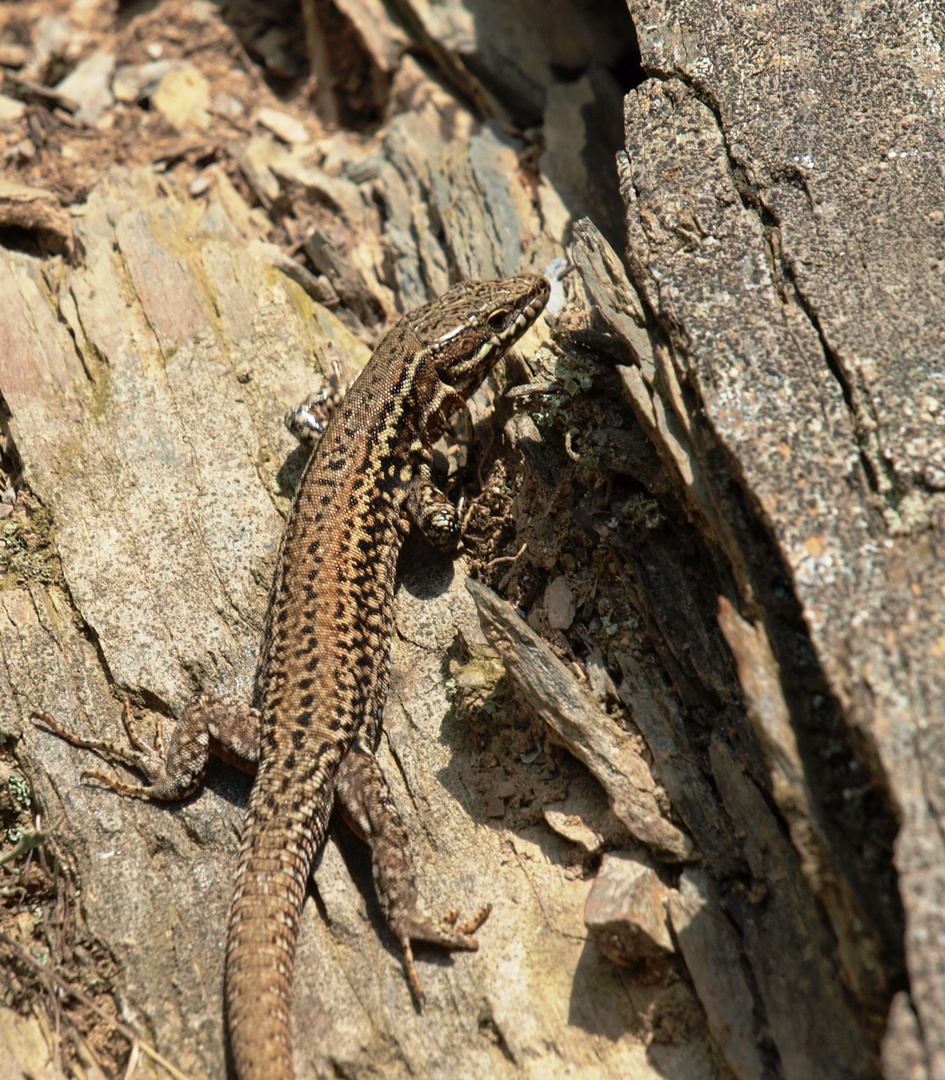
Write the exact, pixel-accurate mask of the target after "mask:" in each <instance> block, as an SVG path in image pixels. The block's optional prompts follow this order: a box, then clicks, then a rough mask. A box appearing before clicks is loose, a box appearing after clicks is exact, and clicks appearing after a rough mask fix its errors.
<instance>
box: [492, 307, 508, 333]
mask: <svg viewBox="0 0 945 1080" xmlns="http://www.w3.org/2000/svg"><path fill="white" fill-rule="evenodd" d="M508 321H509V313H508V311H507V310H506V309H505V308H502V309H500V310H499V311H495V312H493V313H492V314H491V315H490V316H489V327H490V329H492V330H496V331H499V330H504V329H505V324H506V323H507V322H508Z"/></svg>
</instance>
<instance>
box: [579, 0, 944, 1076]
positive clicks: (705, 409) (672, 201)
mask: <svg viewBox="0 0 945 1080" xmlns="http://www.w3.org/2000/svg"><path fill="white" fill-rule="evenodd" d="M629 6H630V10H631V12H632V14H633V17H634V21H635V23H636V27H637V32H638V35H639V39H640V47H641V54H642V58H643V66H644V69H645V70H646V71H647V72H648V73H649V74H651V75H653V76H654V78H653V79H651V80H650V81H648V82H645V83H644V84H643V85H642V86H640V87H639V88H638V89H637V90H636V91H634V92H632V93H631V94H630V95H629V96H628V97H627V99H626V109H625V120H626V153H625V155H624V156H622V158H621V161H620V166H619V167H620V175H621V191H622V194H623V198H624V202H625V206H626V209H627V226H628V237H629V247H628V266H629V269H630V275H631V278H632V282H633V284H634V286H635V287H636V288H637V289H638V291H639V294H640V297H641V299H642V302H643V312H644V319H648V320H649V322H648V333H647V335H646V336H643V337H642V339H641V334H640V330H639V321H638V322H637V328H636V330H635V331H634V334H633V335H628V336H627V338H626V340H627V345H628V347H629V348H630V350H631V353H632V354H634V356H635V360H636V363H635V364H634V365H632V366H630V367H628V368H627V369H625V371H626V374H625V386H626V391H627V393H628V396H629V397H630V399H631V400H632V401H633V403H634V407H635V409H636V412H637V415H638V418H639V420H640V423H641V425H642V426H643V427H644V429H645V430H647V431H648V432H649V433H650V435H651V437H652V438H653V439H654V441H655V442H656V444H657V446H658V447H659V449H660V451H661V454H662V456H663V458H664V461H665V462H666V463H667V464H668V465H669V466H670V467H671V471H672V473H673V474H674V475H675V476H676V478H677V480H678V482H679V485H680V488H681V490H683V491H684V492H685V493H686V497H687V499H688V502H689V505H690V512H691V513H692V514H693V515H695V516H696V517H697V519H698V520H700V521H701V523H702V528H703V530H704V531H705V533H706V535H707V536H708V537H709V538H710V542H711V543H712V544H714V545H717V546H718V547H719V548H720V549H721V550H723V551H724V552H725V556H726V558H727V559H728V560H729V562H730V564H731V566H732V568H733V571H734V573H735V577H736V580H737V585H738V594H739V596H738V599H739V601H740V603H741V605H743V610H747V611H748V612H749V613H750V615H751V617H752V618H753V619H754V620H755V621H758V622H760V623H762V624H763V625H764V628H765V630H766V632H767V636H768V638H769V639H770V641H771V646H772V649H773V653H774V656H775V658H776V661H777V665H779V667H780V672H781V683H782V687H783V689H784V694H785V698H786V700H787V703H788V706H789V708H790V710H791V713H792V718H793V724H794V727H795V731H796V733H797V738H798V744H799V748H800V754H801V757H802V759H803V761H804V766H805V768H806V770H807V777H806V783H807V784H809V785H810V792H811V812H812V813H813V814H815V815H816V814H819V813H820V814H822V813H823V804H824V802H825V801H826V800H829V799H831V798H832V797H833V795H834V793H833V792H832V791H831V790H830V770H829V767H828V763H827V760H826V758H825V756H824V753H825V749H826V748H825V747H824V745H823V744H822V743H818V741H817V740H818V738H819V735H818V729H819V730H823V725H822V723H820V722H819V721H818V710H821V712H820V715H821V716H823V715H825V714H824V713H823V710H824V709H825V708H827V709H828V711H829V703H831V702H833V703H835V707H836V708H837V709H838V710H839V713H838V716H839V717H840V719H841V720H842V722H843V724H845V725H846V730H847V733H848V734H847V740H848V744H849V745H850V746H851V747H852V748H853V749H854V751H855V752H856V754H857V755H858V757H859V759H860V764H861V766H862V767H864V770H865V771H866V772H867V774H868V776H869V778H870V781H871V782H872V784H874V785H875V786H876V790H878V791H881V792H882V793H883V795H884V797H885V798H886V799H887V800H888V805H889V807H890V809H891V812H892V814H893V815H895V818H896V820H897V821H898V824H899V832H898V836H897V838H896V844H895V856H894V858H895V869H896V871H897V874H898V891H899V897H900V898H901V903H902V907H903V909H904V915H905V937H904V947H905V955H904V960H905V965H906V970H907V973H908V982H909V999H908V1000H907V1002H906V1003H904V1002H903V999H902V998H901V997H897V999H896V1002H897V1005H896V1008H897V1010H898V1011H897V1014H896V1018H895V1026H896V1030H897V1031H899V1032H902V1031H906V1030H910V1029H909V1025H908V1024H905V1023H904V1021H903V1011H904V1010H908V1008H909V1003H910V1002H911V1007H912V1008H914V1010H915V1013H916V1015H917V1017H918V1021H919V1023H918V1027H917V1028H915V1029H913V1030H914V1031H915V1032H919V1033H921V1034H920V1035H919V1036H918V1037H919V1038H921V1041H922V1049H923V1053H924V1057H925V1066H926V1068H927V1070H928V1075H929V1077H938V1078H941V1077H945V1008H943V1006H945V963H943V962H942V956H943V952H942V945H941V942H942V941H943V940H945V917H943V914H942V913H943V911H945V844H943V840H942V837H943V835H945V831H943V824H945V822H943V814H945V796H943V782H942V777H943V776H945V761H943V744H942V739H941V734H940V733H941V716H942V713H943V706H945V693H943V685H945V679H943V676H945V668H943V664H945V660H943V658H945V609H943V604H942V596H943V589H945V570H943V566H945V563H943V558H942V556H943V548H945V537H943V527H945V517H943V510H945V503H943V501H942V500H943V495H942V494H941V492H942V490H943V484H945V480H943V477H945V469H943V463H945V439H943V436H945V431H943V423H945V373H943V370H942V367H941V363H940V359H941V356H942V354H943V345H945V322H943V314H942V313H943V310H945V275H943V274H942V257H943V250H945V213H943V206H945V178H943V173H942V169H941V162H942V160H943V150H945V146H943V129H942V124H941V112H942V106H943V100H945V75H943V69H942V66H941V61H940V56H941V49H942V44H943V37H945V26H943V22H942V19H941V14H940V12H932V11H930V9H928V8H927V7H925V6H923V5H921V4H918V3H915V4H913V3H908V2H903V3H877V4H872V5H867V6H865V7H864V6H854V7H850V6H844V5H841V4H828V5H826V6H824V5H816V4H809V3H806V2H803V0H798V2H796V3H791V4H789V5H783V4H781V5H775V4H768V3H763V4H761V5H754V6H752V7H750V8H745V7H744V6H740V5H735V4H731V3H724V2H723V3H721V4H716V3H711V4H709V3H704V2H702V0H680V2H674V0H667V2H665V3H642V2H641V3H637V2H633V0H631V2H630V5H629ZM601 265H602V264H601ZM591 291H592V292H593V290H591ZM627 310H629V311H630V312H631V313H632V310H633V309H632V308H630V309H627ZM611 325H612V326H613V325H614V323H613V321H612V320H611ZM631 337H632V340H631ZM779 562H780V564H781V567H782V568H783V572H784V575H785V577H784V579H783V580H784V581H785V582H786V583H788V586H789V589H790V591H792V592H793V594H794V595H795V596H796V599H797V603H798V605H799V606H798V608H797V609H796V610H795V609H793V608H792V606H791V604H790V603H789V602H786V600H785V596H786V594H785V590H784V588H783V586H779V585H777V581H778V579H779V573H780V571H778V570H777V569H776V568H777V564H778V563H779ZM779 590H780V591H779ZM798 616H799V617H800V618H799V619H798ZM805 639H807V640H809V642H810V645H811V646H812V648H813V653H814V655H815V656H816V658H817V661H818V662H819V664H820V665H821V669H822V671H823V672H824V674H825V677H826V686H825V690H826V694H824V693H817V692H816V691H815V683H816V680H814V679H812V677H811V674H810V667H809V664H808V661H807V660H806V659H805V650H806V645H805V644H804V641H805ZM825 702H826V703H827V704H826V705H825ZM722 746H723V743H722V741H721V740H717V741H716V743H714V745H713V750H714V751H717V753H715V754H714V755H713V761H714V766H713V768H717V769H721V773H719V772H718V771H716V776H715V779H716V783H719V782H720V779H721V776H722V775H727V776H728V777H729V778H730V779H735V777H736V773H737V770H736V771H732V770H731V769H730V768H728V767H726V766H724V765H723V763H722V757H720V756H719V753H720V752H721V749H722ZM722 756H724V755H722ZM664 782H666V783H667V787H668V788H669V789H670V794H671V795H673V794H674V792H673V790H672V788H671V786H670V782H669V781H667V780H666V777H665V775H664ZM851 797H853V798H855V797H856V796H855V795H852V796H851ZM745 809H746V810H747V809H748V806H747V804H746V807H745ZM751 820H752V819H751V817H750V815H749V816H746V822H745V824H746V828H749V829H750V828H751V825H750V824H749V822H750V821H751ZM690 824H691V823H690ZM818 828H822V829H823V833H824V837H825V838H826V840H827V842H828V843H829V844H830V845H832V849H833V852H834V863H833V865H832V867H831V872H832V873H834V874H839V875H841V876H843V877H845V878H847V879H848V880H847V881H846V882H845V885H844V888H845V889H846V890H847V895H849V896H857V897H858V899H859V900H860V901H861V902H862V903H864V904H865V905H866V906H867V908H868V918H869V920H870V921H871V922H872V923H873V925H874V926H875V927H876V934H877V938H876V939H875V941H874V942H873V945H872V946H871V947H877V946H878V947H879V948H880V951H881V952H883V955H884V963H885V965H886V974H887V975H889V976H891V977H893V978H896V977H899V975H898V971H899V967H898V965H899V961H898V960H897V949H898V948H899V945H898V942H897V937H896V933H895V930H894V929H891V928H890V927H891V925H892V926H893V927H894V924H895V920H896V913H895V904H894V903H890V901H889V898H888V897H884V895H883V894H884V892H885V890H884V888H883V887H882V886H880V887H879V888H877V887H876V882H875V881H874V880H873V879H872V878H871V876H870V873H869V871H868V870H867V869H866V866H867V865H868V859H867V852H866V849H865V848H862V847H861V848H860V849H859V850H856V845H855V843H854V842H853V841H852V839H851V837H850V836H849V835H845V834H844V828H843V827H842V826H841V825H840V824H839V822H838V819H836V818H831V815H830V814H829V813H828V814H826V815H823V816H822V818H821V821H820V823H819V825H818ZM696 832H697V834H698V832H699V830H696ZM792 835H793V832H792ZM698 839H699V840H700V842H701V843H704V842H705V841H704V840H703V837H702V836H698ZM842 891H843V890H841V895H842ZM825 906H828V907H829V905H825ZM882 908H885V910H886V912H887V914H886V915H885V916H884V915H883V913H882V910H881V909H882ZM835 914H836V912H834V915H835ZM890 918H891V919H892V924H890ZM884 919H885V921H886V925H885V927H884V926H883V922H884ZM831 931H832V933H833V934H834V935H836V936H838V937H839V938H840V939H841V940H840V943H839V946H838V947H839V952H840V954H841V955H842V954H843V952H844V945H845V944H846V946H849V944H850V942H849V941H847V942H845V943H844V941H843V940H842V938H843V935H844V929H843V920H842V919H840V920H839V921H838V920H837V919H836V918H834V917H833V916H832V917H831ZM880 941H881V942H882V944H880ZM784 944H785V947H787V943H786V942H785V943H784ZM798 946H800V941H798V942H796V943H795V946H793V947H798ZM846 970H847V974H848V975H849V973H850V968H849V967H847V969H846ZM874 976H875V977H874V979H873V981H872V985H863V984H857V983H856V980H855V979H854V980H853V982H852V985H853V986H854V987H855V997H856V998H857V999H858V1004H859V1007H860V1008H861V1009H863V1011H864V1015H866V1016H871V1017H872V1018H873V1020H872V1024H873V1029H874V1031H876V1030H877V1028H878V1030H879V1031H880V1032H881V1030H882V1026H883V1019H884V1016H885V1010H886V1009H887V1008H888V1005H889V998H888V995H887V992H886V990H885V988H884V973H883V972H874ZM776 1006H777V1002H776V1001H774V1000H773V999H769V1000H767V1002H766V1008H767V1009H768V1010H769V1012H768V1019H769V1022H772V1024H773V1026H777V1025H776V1023H775V1022H774V1017H773V1015H772V1013H771V1011H770V1010H771V1009H773V1008H776ZM776 1041H777V1045H778V1049H779V1052H780V1061H781V1067H782V1068H784V1070H785V1074H787V1073H788V1072H790V1071H792V1070H791V1069H789V1061H788V1058H787V1057H786V1056H785V1055H786V1051H787V1050H788V1048H789V1042H788V1040H787V1039H785V1040H782V1039H780V1038H778V1039H777V1040H776ZM851 1045H852V1044H851ZM812 1048H814V1049H817V1051H818V1053H819V1054H820V1058H821V1061H823V1060H825V1055H826V1051H825V1050H824V1049H823V1048H822V1047H816V1046H812ZM855 1060H856V1055H855V1054H854V1056H853V1057H852V1058H850V1059H849V1060H848V1063H847V1069H848V1070H849V1071H848V1072H847V1074H848V1075H863V1073H862V1072H860V1071H859V1068H858V1067H856V1066H854V1064H853V1063H854V1062H855ZM884 1065H885V1067H886V1071H887V1075H893V1073H892V1072H891V1071H890V1066H889V1063H888V1060H887V1058H885V1057H884ZM834 1067H835V1065H834ZM860 1067H862V1065H861V1066H860ZM794 1074H795V1075H805V1076H810V1075H812V1073H810V1072H798V1073H794ZM833 1075H839V1073H838V1072H834V1073H833Z"/></svg>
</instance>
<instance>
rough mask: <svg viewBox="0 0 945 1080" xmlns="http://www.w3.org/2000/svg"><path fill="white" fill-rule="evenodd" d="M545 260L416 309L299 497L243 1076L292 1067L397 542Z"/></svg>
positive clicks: (336, 419) (250, 871)
mask: <svg viewBox="0 0 945 1080" xmlns="http://www.w3.org/2000/svg"><path fill="white" fill-rule="evenodd" d="M547 295H548V284H547V282H546V281H545V280H544V279H543V278H540V277H536V276H534V275H529V274H526V275H520V276H518V277H514V278H506V279H501V280H499V281H495V282H469V283H465V284H464V285H460V286H457V287H456V288H455V289H453V290H451V291H450V292H449V293H447V294H446V296H445V297H443V298H441V300H439V301H435V302H433V303H432V304H428V305H425V306H424V307H423V308H420V309H418V310H417V311H415V312H413V313H411V314H409V315H407V316H405V317H404V318H403V319H402V320H401V321H400V322H399V323H397V325H396V326H395V327H394V328H393V329H392V330H391V331H390V332H389V333H388V334H387V335H386V336H385V337H384V339H383V340H382V341H381V343H380V344H379V345H378V347H377V349H376V350H375V352H374V354H373V356H372V358H371V360H370V361H369V362H368V364H367V366H366V367H365V369H364V371H363V372H362V374H361V375H360V377H359V378H358V379H357V381H356V382H355V384H354V385H353V386H352V388H351V390H350V391H349V392H348V394H347V395H346V397H345V399H344V401H343V402H342V403H341V405H340V406H339V407H338V408H337V409H336V410H335V412H334V413H333V415H332V417H331V419H330V421H329V423H328V426H327V428H326V430H325V432H324V434H323V435H322V438H321V441H320V442H319V444H318V447H317V448H316V450H315V452H314V453H313V455H312V457H311V459H310V461H309V464H308V466H307V468H306V471H305V474H304V476H303V479H302V482H301V484H300V486H299V490H298V493H297V495H296V498H295V501H294V503H293V506H292V509H291V511H290V513H289V516H288V520H287V523H286V528H285V533H284V536H283V541H282V547H281V551H280V557H279V562H278V566H277V570H276V575H275V579H274V582H273V588H272V592H271V596H270V607H269V613H268V616H267V623H266V630H265V635H264V641H263V645H262V650H261V654H260V661H259V666H258V670H257V690H256V695H257V704H258V705H259V707H260V709H261V714H262V726H261V732H260V760H259V766H258V772H257V777H256V782H255V784H254V787H253V791H252V795H251V797H250V803H249V809H248V812H247V818H246V825H245V829H244V837H243V844H242V848H241V854H240V859H239V868H238V872H237V882H236V890H235V896H234V901H233V907H232V911H231V918H230V931H229V939H228V945H227V964H226V968H227V974H226V997H227V1018H228V1024H229V1029H230V1038H231V1044H232V1047H233V1055H234V1061H235V1064H236V1069H237V1073H238V1075H239V1077H240V1078H241V1080H249V1078H257V1077H258V1078H262V1077H267V1078H270V1080H276V1078H279V1080H283V1078H286V1080H287V1078H291V1077H292V1076H293V1075H294V1074H293V1069H292V1053H291V1037H290V1001H291V987H292V973H293V966H294V954H295V946H296V940H297V936H298V924H299V917H300V914H301V909H302V904H303V901H304V896H305V888H306V884H307V880H308V876H309V873H310V870H311V866H312V861H313V859H314V855H315V852H316V850H317V849H318V847H319V845H320V844H321V842H322V841H323V839H324V837H325V834H326V831H327V827H328V821H329V818H330V816H331V811H332V806H333V802H334V777H335V774H336V773H337V770H338V768H339V765H340V763H341V762H342V760H343V758H344V757H345V754H346V753H347V752H348V750H349V748H350V747H351V745H352V742H353V740H355V739H356V738H358V737H359V736H361V735H362V734H363V733H364V732H365V731H367V732H368V733H369V734H370V735H371V736H372V737H373V734H374V732H375V731H376V726H377V724H378V722H379V718H380V711H381V708H382V705H383V701H384V697H385V696H386V692H387V679H388V668H389V654H390V633H391V623H392V605H393V593H394V575H395V570H396V563H397V556H398V553H399V550H400V546H401V543H402V540H403V537H404V536H405V534H406V532H407V530H408V529H409V527H410V521H409V516H408V509H409V508H410V498H411V492H416V490H417V484H418V479H422V478H423V477H424V475H425V474H424V469H425V463H426V461H427V460H428V459H429V447H430V445H431V443H432V442H433V441H435V439H436V438H438V436H439V435H440V433H441V432H442V430H443V428H444V426H445V424H446V422H447V420H448V418H449V416H450V415H451V414H452V413H453V412H454V411H455V410H456V408H458V406H459V405H460V404H461V403H462V402H463V401H464V400H465V399H466V398H467V397H468V396H469V395H470V394H471V393H472V392H473V391H474V390H475V389H476V388H477V387H478V385H479V383H480V382H481V381H482V379H483V378H484V376H485V374H486V372H487V371H488V369H489V368H491V366H492V365H493V364H494V363H495V361H496V360H497V359H498V358H499V357H500V356H501V355H502V353H503V352H504V351H505V349H506V348H507V347H508V345H510V344H511V343H512V342H513V341H514V340H515V339H516V338H518V337H519V336H520V335H521V334H522V333H523V332H524V330H525V329H527V328H528V326H529V325H531V323H532V322H533V321H534V320H535V318H537V316H538V314H539V313H540V311H541V309H542V307H543V306H544V302H545V300H546V299H547Z"/></svg>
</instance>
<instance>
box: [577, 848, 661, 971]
mask: <svg viewBox="0 0 945 1080" xmlns="http://www.w3.org/2000/svg"><path fill="white" fill-rule="evenodd" d="M669 895H670V890H669V889H667V887H666V886H665V885H664V884H663V882H662V881H660V879H659V876H658V875H657V873H656V871H655V870H654V869H653V868H652V867H650V866H647V865H646V864H645V863H643V862H641V861H640V860H639V859H634V858H633V857H631V856H627V855H620V854H617V855H605V856H604V858H603V859H602V860H601V864H600V870H599V871H598V874H597V877H596V878H595V879H594V884H593V886H592V887H591V891H590V893H589V894H588V897H587V904H586V905H585V906H584V922H585V924H586V926H587V929H588V932H589V934H590V940H591V941H592V942H593V943H594V946H595V947H596V948H597V950H598V952H600V953H601V955H603V956H606V957H607V959H608V960H613V961H614V963H617V964H632V963H639V962H641V961H642V962H644V963H646V962H653V961H656V962H660V961H663V960H665V958H666V956H667V954H669V953H672V952H675V946H674V945H673V940H672V938H671V937H670V935H669V927H668V926H667V922H666V920H667V915H666V902H667V900H668V899H669Z"/></svg>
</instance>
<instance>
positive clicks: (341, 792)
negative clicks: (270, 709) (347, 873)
mask: <svg viewBox="0 0 945 1080" xmlns="http://www.w3.org/2000/svg"><path fill="white" fill-rule="evenodd" d="M335 797H336V799H337V803H336V805H337V806H338V807H339V808H340V810H341V812H342V814H343V815H344V818H345V820H346V821H347V822H348V824H349V825H350V826H351V828H352V829H353V830H354V832H355V833H357V835H358V836H360V837H361V838H362V839H363V840H365V841H366V842H367V843H368V844H369V845H370V847H371V863H372V872H373V877H374V887H375V889H376V890H377V898H378V901H379V902H380V905H381V911H382V912H383V914H384V918H385V919H386V920H387V925H388V926H389V927H390V928H391V931H392V932H393V934H394V936H395V937H396V938H397V940H398V941H399V942H400V947H401V949H403V953H404V968H405V970H406V973H407V980H408V982H409V983H410V988H411V990H412V991H413V993H414V995H415V996H416V999H417V1002H418V1003H419V1004H420V1005H422V1004H423V1002H424V993H423V987H422V986H421V985H420V977H419V976H418V974H417V967H416V964H415V962H414V957H413V946H412V942H414V941H426V942H430V943H431V944H433V945H440V946H442V947H443V948H446V949H466V950H469V951H473V952H474V951H475V950H476V949H478V948H479V943H478V942H477V941H476V939H475V938H474V937H473V936H472V935H473V934H474V933H475V932H476V931H477V930H478V929H479V927H480V926H482V924H483V923H484V922H485V921H486V919H487V918H488V917H489V912H490V911H491V910H492V905H491V904H486V905H484V906H483V907H481V908H480V909H479V911H478V912H477V913H476V914H475V915H474V916H473V918H472V919H470V920H469V921H468V922H466V923H464V924H461V925H458V926H457V925H456V917H457V916H456V912H455V911H454V910H451V911H449V912H448V913H447V914H446V916H445V917H444V918H443V919H442V920H440V921H437V920H435V919H432V918H430V917H429V916H427V915H424V914H423V913H422V912H420V911H419V910H418V904H417V878H416V873H415V872H414V867H413V858H412V857H411V854H410V847H409V841H408V838H407V830H406V829H405V828H404V824H403V822H402V821H401V818H400V815H399V814H398V813H397V807H396V806H395V805H394V800H393V797H392V795H391V792H390V788H389V787H388V786H387V780H386V778H385V777H384V773H383V772H382V771H381V767H380V765H379V764H378V762H377V759H376V758H375V757H374V755H373V754H372V753H370V752H369V751H368V750H366V749H365V748H364V747H363V746H362V745H361V744H360V743H359V742H355V743H354V744H353V745H352V747H351V749H350V750H349V751H348V753H347V755H346V756H345V758H344V759H343V761H342V763H341V765H340V766H339V768H338V773H337V776H336V778H335Z"/></svg>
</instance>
